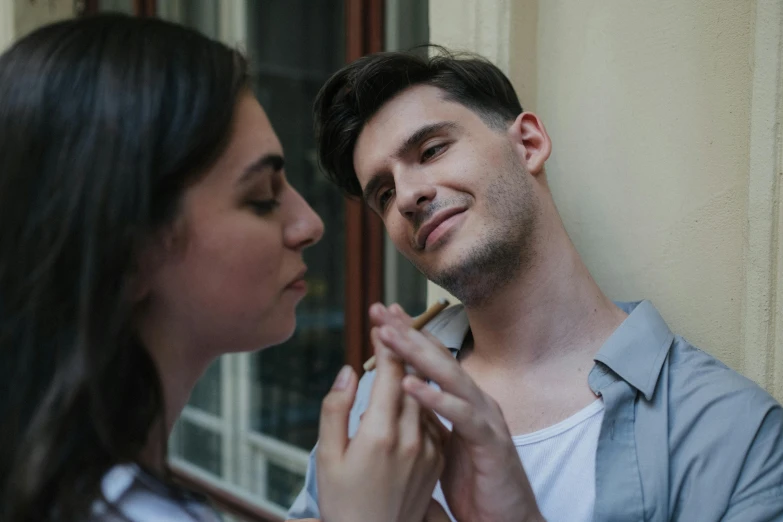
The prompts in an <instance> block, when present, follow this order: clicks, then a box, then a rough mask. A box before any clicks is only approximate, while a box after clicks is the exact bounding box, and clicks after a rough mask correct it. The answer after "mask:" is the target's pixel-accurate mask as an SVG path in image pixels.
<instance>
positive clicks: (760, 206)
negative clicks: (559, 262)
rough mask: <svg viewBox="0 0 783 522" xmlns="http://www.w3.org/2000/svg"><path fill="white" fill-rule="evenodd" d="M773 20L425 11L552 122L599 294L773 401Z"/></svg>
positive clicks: (717, 9) (609, 9) (619, 9)
mask: <svg viewBox="0 0 783 522" xmlns="http://www.w3.org/2000/svg"><path fill="white" fill-rule="evenodd" d="M781 22H783V7H781V3H780V2H779V1H778V0H687V1H682V0H658V1H656V2H627V1H626V0H603V1H601V2H584V1H583V0H545V1H538V0H494V1H487V0H431V1H430V24H431V27H430V34H431V39H432V41H433V42H435V43H441V44H445V45H448V46H450V47H456V48H460V49H468V50H474V51H477V52H480V53H482V54H484V55H486V56H487V57H489V58H490V59H492V60H493V61H495V63H497V64H498V65H499V66H500V67H501V68H503V69H504V70H505V71H506V72H507V73H508V74H509V75H510V77H511V78H512V80H513V82H514V84H515V86H516V87H517V89H518V90H519V94H520V97H521V99H522V104H523V106H525V107H526V108H527V109H529V110H534V111H535V112H536V113H537V114H539V115H540V116H541V117H542V119H543V121H544V123H545V125H546V126H547V129H548V131H549V133H550V135H551V137H552V141H553V154H552V157H551V159H550V160H549V162H548V164H547V165H548V167H547V172H548V179H549V181H550V184H551V186H552V191H553V193H554V197H555V201H556V202H557V204H558V207H559V209H560V212H561V214H562V216H563V219H564V221H565V224H566V228H567V229H568V231H569V233H570V234H571V236H572V238H573V240H574V242H575V244H576V246H577V248H578V249H579V251H580V252H581V253H582V255H583V257H584V259H585V261H586V263H587V264H588V266H589V268H590V270H591V271H592V273H593V274H594V275H595V277H596V279H597V280H598V282H599V284H600V285H601V286H602V287H603V288H604V290H605V291H606V292H607V293H608V294H609V295H610V296H611V297H612V298H615V299H628V300H631V299H639V298H649V299H651V300H652V301H653V302H654V303H655V304H656V306H658V307H659V309H660V310H661V312H662V314H663V315H664V317H665V318H666V319H667V321H668V322H669V324H670V325H671V326H672V328H673V329H674V330H676V331H677V332H678V333H681V334H683V335H685V336H686V337H687V338H688V339H689V340H691V341H692V342H694V343H695V344H697V345H699V346H701V347H703V348H704V349H705V350H707V351H709V352H711V353H713V354H715V355H717V356H718V357H719V358H720V359H722V360H723V361H725V362H726V363H728V364H729V365H731V366H732V367H734V368H736V369H738V370H740V371H743V372H744V373H746V374H747V375H749V376H750V377H751V378H753V379H755V380H757V381H758V382H760V383H761V384H762V385H764V386H766V387H767V388H768V389H769V390H770V391H772V392H773V393H775V394H776V396H777V397H778V398H779V399H780V398H783V349H782V348H781V346H783V337H781V339H780V340H778V339H777V338H776V333H777V332H778V331H780V333H781V336H783V323H781V322H782V321H783V317H780V316H781V315H783V311H781V313H777V302H776V295H777V288H776V287H777V285H778V277H777V271H778V269H779V264H780V266H781V267H783V263H781V261H783V256H782V255H781V253H780V252H779V250H778V246H779V245H778V235H779V234H778V230H777V229H778V222H779V220H780V212H779V210H778V206H777V204H776V201H777V194H778V190H779V189H778V177H779V176H778V174H780V172H781V171H780V166H781V162H780V158H781V154H782V153H783V146H782V145H781V143H782V142H781V139H780V136H779V134H778V132H779V130H776V129H780V126H779V124H780V121H781V109H782V106H783V101H781V96H782V94H783V88H781V73H780V71H781V60H782V57H783V53H782V52H781V42H782V41H783V39H782V38H781V27H782V25H783V24H782V23H781ZM782 230H783V229H782ZM781 246H783V244H781ZM781 275H782V276H783V274H781ZM781 284H783V280H781ZM441 293H442V290H440V289H438V288H437V287H434V285H431V291H430V297H431V299H434V298H436V297H437V296H439V295H441ZM781 296H783V293H781ZM778 324H781V328H780V329H778V328H777V325H778ZM776 352H780V353H779V355H778V356H777V358H776Z"/></svg>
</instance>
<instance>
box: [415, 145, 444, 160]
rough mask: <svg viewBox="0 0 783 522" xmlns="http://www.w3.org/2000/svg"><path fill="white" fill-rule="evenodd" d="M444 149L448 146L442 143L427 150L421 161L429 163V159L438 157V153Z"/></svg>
mask: <svg viewBox="0 0 783 522" xmlns="http://www.w3.org/2000/svg"><path fill="white" fill-rule="evenodd" d="M444 147H446V144H445V143H441V144H439V145H433V146H432V147H429V148H427V149H425V150H424V152H423V153H422V155H421V160H422V161H427V160H429V159H432V158H434V157H435V156H437V155H438V153H440V151H441V150H443V148H444Z"/></svg>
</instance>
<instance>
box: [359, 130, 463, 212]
mask: <svg viewBox="0 0 783 522" xmlns="http://www.w3.org/2000/svg"><path fill="white" fill-rule="evenodd" d="M459 128H460V126H459V124H458V123H457V122H454V121H440V122H437V123H430V124H428V125H423V126H421V127H419V128H418V129H416V130H415V131H414V132H413V133H411V135H410V136H408V137H407V138H406V139H405V141H404V142H403V143H402V145H400V146H399V147H398V148H397V151H396V152H395V153H394V157H395V158H401V157H403V156H406V155H407V154H408V153H409V152H410V151H411V150H413V149H415V148H416V147H418V146H419V145H420V144H421V142H422V141H424V140H426V139H427V138H429V137H430V136H432V135H433V134H437V133H438V132H442V131H444V130H454V129H459ZM383 182H384V176H383V175H382V174H376V175H374V176H373V177H372V178H370V181H368V182H367V186H366V187H364V190H363V191H362V198H363V199H364V201H365V202H366V203H367V204H369V203H370V199H372V195H373V194H374V193H375V191H376V190H377V189H378V186H379V185H381V184H383Z"/></svg>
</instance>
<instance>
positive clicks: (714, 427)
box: [667, 336, 783, 454]
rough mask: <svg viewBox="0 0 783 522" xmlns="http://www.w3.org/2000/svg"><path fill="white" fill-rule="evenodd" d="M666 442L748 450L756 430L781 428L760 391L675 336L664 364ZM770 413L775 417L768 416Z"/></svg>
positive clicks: (772, 404) (773, 405)
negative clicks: (666, 384) (772, 419)
mask: <svg viewBox="0 0 783 522" xmlns="http://www.w3.org/2000/svg"><path fill="white" fill-rule="evenodd" d="M667 377H668V378H667V383H668V390H667V392H668V393H667V396H668V408H667V410H668V422H669V428H670V443H671V444H672V445H673V447H677V446H679V445H683V446H687V445H690V444H695V445H697V446H705V445H709V441H712V443H714V444H715V445H716V447H717V446H723V445H725V444H730V445H732V446H733V447H734V448H735V449H736V451H737V452H738V453H740V454H741V453H742V451H743V449H742V448H748V447H749V446H750V445H751V444H752V443H753V440H754V439H756V438H757V436H758V433H759V430H761V429H762V426H764V428H763V429H765V430H767V429H775V430H777V431H781V432H783V426H778V424H780V423H779V422H777V421H775V422H772V423H771V424H770V419H771V418H774V419H779V418H780V410H781V406H780V404H779V403H778V402H777V401H776V400H775V399H774V398H773V397H772V396H771V395H770V394H769V393H768V392H767V391H766V390H764V389H763V388H762V387H761V386H759V385H758V384H756V383H755V382H753V381H752V380H751V379H748V378H747V377H745V376H743V375H741V374H740V373H739V372H737V371H735V370H733V369H731V368H729V367H728V366H727V365H725V364H724V363H722V362H721V361H720V360H718V359H717V358H716V357H714V356H712V355H710V354H708V353H707V352H704V351H703V350H701V349H699V348H697V347H696V346H694V345H692V344H691V343H689V342H688V341H687V340H685V339H684V338H682V337H679V336H675V339H674V341H673V343H672V347H671V350H670V352H669V364H668V376H667ZM771 414H774V415H771Z"/></svg>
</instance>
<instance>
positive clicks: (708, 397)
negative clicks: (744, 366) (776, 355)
mask: <svg viewBox="0 0 783 522" xmlns="http://www.w3.org/2000/svg"><path fill="white" fill-rule="evenodd" d="M668 372H669V375H668V380H669V392H670V401H677V402H680V401H689V400H690V401H693V400H699V399H701V400H704V401H706V402H713V401H714V400H715V399H716V398H721V399H723V400H724V401H725V402H727V403H729V404H735V405H742V406H743V407H745V408H747V407H749V406H756V407H774V406H779V404H778V402H777V401H776V400H775V399H774V398H773V397H772V396H771V395H770V394H769V393H767V392H766V391H765V390H764V389H763V388H762V387H761V386H759V385H758V384H757V383H755V382H754V381H752V380H751V379H749V378H747V377H745V376H744V375H742V374H740V373H739V372H737V371H736V370H734V369H732V368H729V367H728V366H727V365H726V364H724V363H723V362H721V361H720V360H719V359H718V358H717V357H715V356H713V355H711V354H709V353H707V352H705V351H703V350H701V349H700V348H698V347H696V346H694V345H693V344H691V343H690V342H688V341H687V340H686V339H684V338H683V337H681V336H675V337H674V341H673V342H672V346H671V349H670V351H669V365H668Z"/></svg>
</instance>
